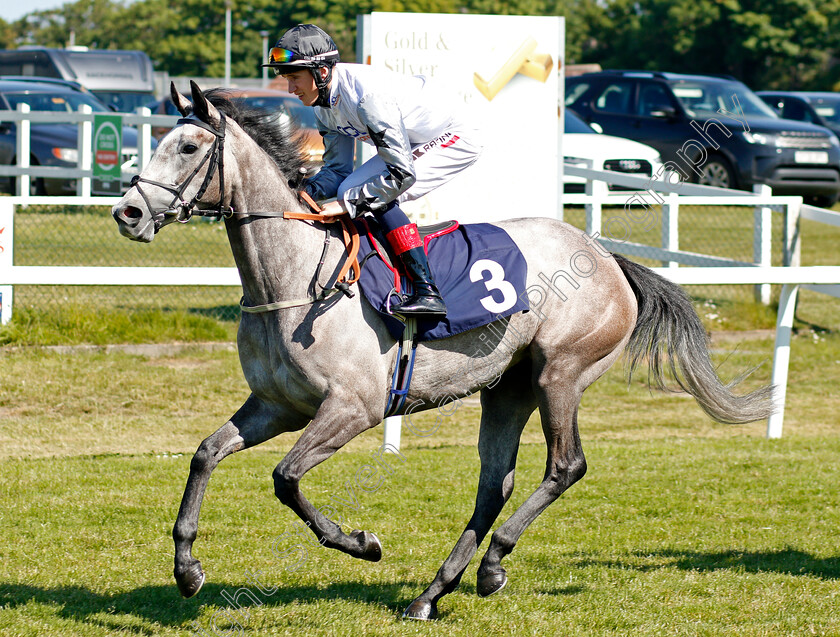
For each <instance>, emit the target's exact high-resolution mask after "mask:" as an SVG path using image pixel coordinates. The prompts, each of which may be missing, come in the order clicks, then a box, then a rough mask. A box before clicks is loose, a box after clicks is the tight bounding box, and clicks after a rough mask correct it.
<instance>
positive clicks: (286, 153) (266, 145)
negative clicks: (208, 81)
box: [204, 88, 306, 180]
mask: <svg viewBox="0 0 840 637" xmlns="http://www.w3.org/2000/svg"><path fill="white" fill-rule="evenodd" d="M204 96H205V97H206V98H207V100H208V101H209V102H210V103H211V104H212V105H213V106H215V107H216V108H217V109H219V110H220V111H221V112H222V113H224V114H225V116H227V117H230V118H231V119H232V120H233V121H235V122H236V123H237V124H239V126H240V127H241V128H242V130H244V131H245V132H246V133H247V134H248V135H249V136H250V137H251V138H252V139H253V140H254V141H255V142H257V145H258V146H259V147H260V148H262V149H263V150H264V151H265V152H267V153H268V155H269V156H270V157H271V158H272V159H273V160H274V162H275V163H276V164H277V166H279V168H280V170H281V172H282V173H283V174H284V175H285V176H286V179H287V180H288V179H292V178H293V179H295V180H296V179H297V178H298V177H299V175H300V170H301V168H303V167H305V165H306V154H305V152H304V150H303V133H302V131H301V130H300V129H299V128H298V127H297V126H295V125H294V124H291V123H290V124H285V125H284V124H281V123H280V122H279V118H280V113H279V112H275V113H271V112H268V111H266V110H264V109H261V108H254V107H252V106H249V105H248V104H247V102H245V100H242V99H236V98H231V97H230V96H229V94H228V93H227V91H225V89H223V88H213V89H210V90H208V91H205V93H204Z"/></svg>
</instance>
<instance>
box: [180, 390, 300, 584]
mask: <svg viewBox="0 0 840 637" xmlns="http://www.w3.org/2000/svg"><path fill="white" fill-rule="evenodd" d="M307 422H308V419H307V418H305V417H302V416H300V415H298V414H294V413H291V412H290V413H280V412H278V411H277V410H276V409H273V408H269V407H268V406H267V405H265V404H264V403H262V402H260V401H259V400H258V399H256V398H255V397H254V396H253V395H252V396H251V397H250V398H249V399H248V400H247V401H246V402H245V404H244V405H243V406H242V407H241V408H240V409H239V411H237V412H236V414H234V415H233V416H232V417H231V419H230V420H229V421H228V422H226V423H225V424H224V425H222V426H221V427H219V429H217V430H216V432H215V433H213V434H212V435H210V436H209V437H207V438H206V439H205V440H204V441H203V442H202V443H201V445H200V446H199V447H198V450H197V451H196V452H195V455H193V458H192V461H191V462H190V475H189V478H187V486H186V488H185V489H184V496H183V498H182V499H181V508H180V510H179V511H178V519H177V520H176V521H175V527H174V528H173V529H172V539H173V540H175V581H176V582H177V584H178V590H180V591H181V595H183V596H184V597H192V596H193V595H195V594H196V593H198V591H199V590H200V589H201V586H202V585H203V584H204V571H203V570H202V569H201V563H200V562H199V561H198V560H197V559H195V558H194V557H193V556H192V545H193V542H195V538H196V535H197V533H198V516H199V512H200V510H201V501H202V499H203V498H204V491H205V490H206V488H207V483H208V482H209V481H210V474H211V473H212V472H213V469H215V468H216V466H217V465H218V464H219V463H220V462H221V461H222V460H223V459H224V458H226V457H227V456H229V455H230V454H232V453H235V452H237V451H240V450H242V449H247V448H248V447H253V446H254V445H258V444H260V443H261V442H265V441H266V440H268V439H270V438H273V437H274V436H276V435H277V434H280V433H283V432H284V431H295V430H297V429H300V428H302V427H304V426H305V425H306V423H307Z"/></svg>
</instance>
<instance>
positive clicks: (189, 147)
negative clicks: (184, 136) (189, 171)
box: [181, 144, 198, 155]
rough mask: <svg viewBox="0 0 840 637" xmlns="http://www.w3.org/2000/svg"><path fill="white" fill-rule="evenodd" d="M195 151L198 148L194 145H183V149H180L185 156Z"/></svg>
mask: <svg viewBox="0 0 840 637" xmlns="http://www.w3.org/2000/svg"><path fill="white" fill-rule="evenodd" d="M197 150H198V146H196V145H195V144H184V147H183V148H181V152H182V153H184V154H185V155H192V154H193V153H194V152H195V151H197Z"/></svg>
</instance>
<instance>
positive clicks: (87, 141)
mask: <svg viewBox="0 0 840 637" xmlns="http://www.w3.org/2000/svg"><path fill="white" fill-rule="evenodd" d="M79 112H80V113H84V114H85V115H90V117H88V118H86V119H85V120H84V121H83V122H81V123H80V124H79V142H78V150H79V168H81V169H82V170H86V171H90V170H91V167H92V166H93V161H92V160H91V158H92V156H93V116H92V115H91V113H92V112H93V110H92V109H91V107H90V106H89V105H88V104H82V105H81V106H80V107H79ZM90 182H91V178H90V173H88V174H87V175H85V176H84V177H82V178H81V179H79V180H77V181H76V194H77V195H79V196H80V197H90V193H91V183H90Z"/></svg>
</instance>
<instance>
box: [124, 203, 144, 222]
mask: <svg viewBox="0 0 840 637" xmlns="http://www.w3.org/2000/svg"><path fill="white" fill-rule="evenodd" d="M123 216H124V217H125V218H126V219H139V218H140V217H142V216H143V213H142V212H141V211H140V209H139V208H135V207H134V206H128V207H127V208H126V209H125V210H123Z"/></svg>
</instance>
